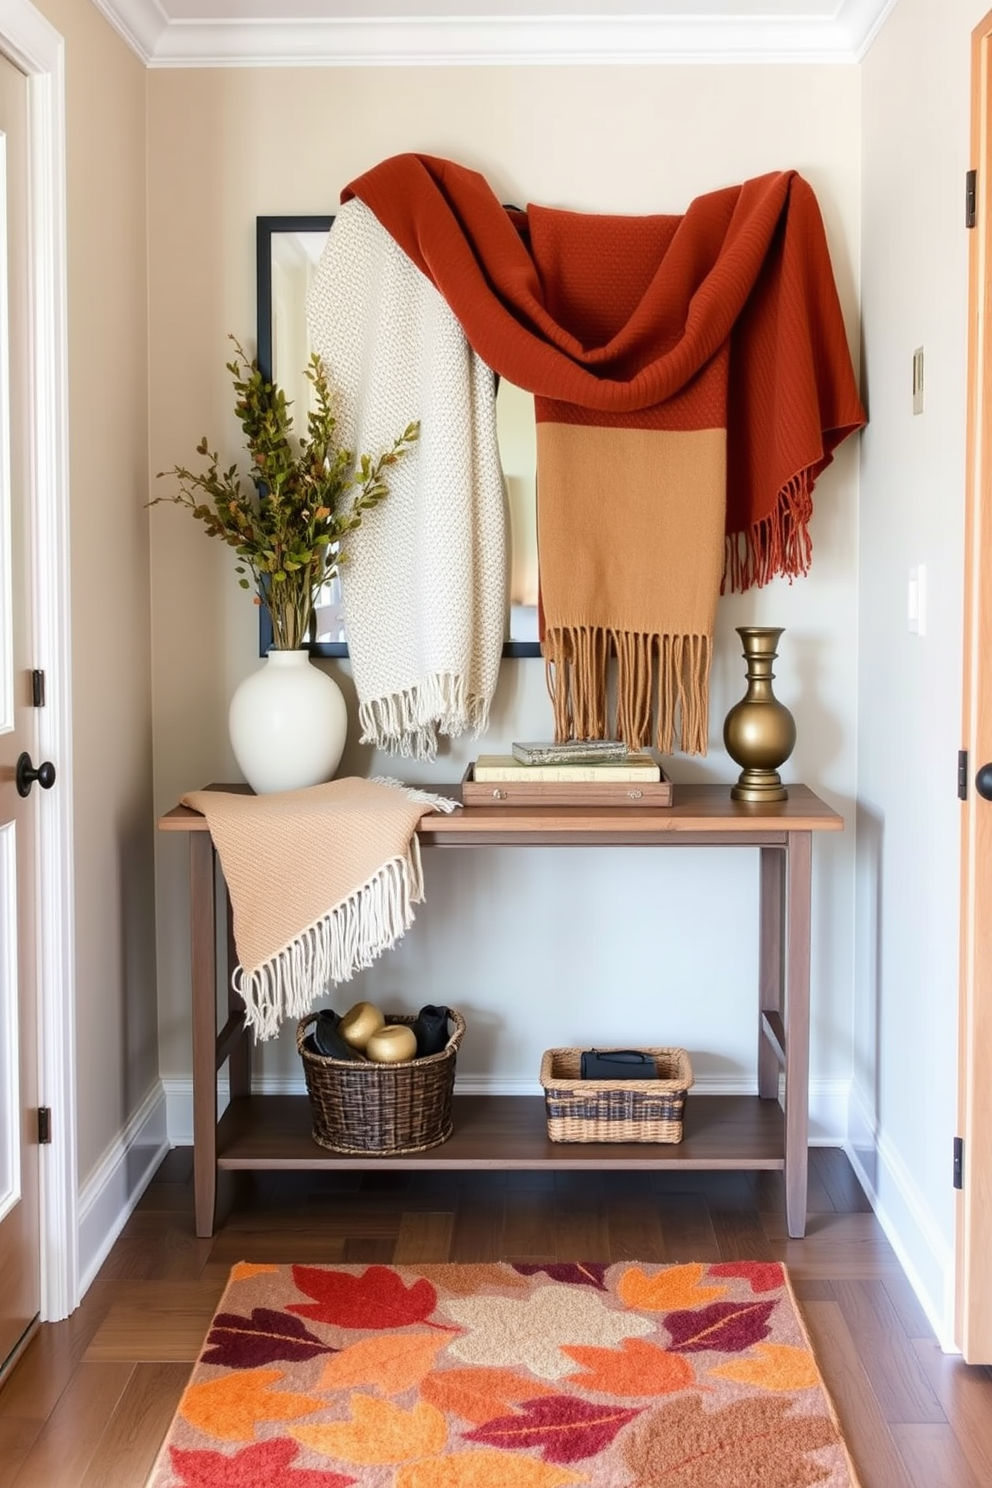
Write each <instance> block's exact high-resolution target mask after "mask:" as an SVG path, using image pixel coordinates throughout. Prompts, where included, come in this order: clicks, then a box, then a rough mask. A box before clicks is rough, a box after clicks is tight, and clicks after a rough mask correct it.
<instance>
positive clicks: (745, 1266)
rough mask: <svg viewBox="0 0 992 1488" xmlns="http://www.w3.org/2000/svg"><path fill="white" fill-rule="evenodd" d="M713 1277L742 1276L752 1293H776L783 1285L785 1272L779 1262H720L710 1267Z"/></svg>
mask: <svg viewBox="0 0 992 1488" xmlns="http://www.w3.org/2000/svg"><path fill="white" fill-rule="evenodd" d="M710 1275H711V1276H742V1277H743V1278H744V1279H745V1281H749V1282H750V1283H751V1290H752V1292H774V1291H775V1289H776V1288H777V1287H780V1286H781V1285H782V1282H783V1280H784V1272H783V1270H782V1267H781V1265H780V1263H779V1262H778V1261H719V1262H718V1263H717V1264H716V1265H715V1266H711V1267H710Z"/></svg>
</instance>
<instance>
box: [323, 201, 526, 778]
mask: <svg viewBox="0 0 992 1488" xmlns="http://www.w3.org/2000/svg"><path fill="white" fill-rule="evenodd" d="M307 318H308V321H309V327H310V340H311V345H312V347H313V349H314V350H315V351H317V352H319V354H320V356H321V358H322V359H323V361H324V364H325V366H326V367H327V370H328V374H329V377H330V382H331V385H332V387H333V388H334V391H335V399H336V401H335V413H336V414H337V417H338V434H339V437H340V439H341V442H342V443H343V444H344V445H345V446H346V447H347V448H349V449H354V450H364V451H367V452H368V453H369V454H377V453H378V452H379V451H380V450H382V449H386V448H388V447H389V446H390V445H391V444H392V442H393V440H394V439H395V438H396V436H397V434H398V433H399V432H400V431H401V430H402V429H404V428H405V427H406V425H407V424H408V423H410V422H411V421H412V420H413V419H419V420H420V438H419V440H418V442H417V444H416V445H415V446H414V447H413V449H412V450H411V451H410V452H409V453H408V454H406V455H405V456H404V457H403V459H402V460H401V461H400V462H399V464H398V465H396V466H394V467H393V468H392V469H391V470H390V471H389V472H388V481H389V495H388V496H387V497H386V499H385V501H383V503H382V504H381V506H379V507H377V508H376V510H375V511H374V512H372V513H371V514H370V515H369V516H367V517H365V518H364V519H363V521H362V525H361V527H360V528H358V530H357V531H355V532H353V533H351V534H349V537H348V559H347V562H346V563H345V564H343V566H342V568H341V588H342V594H343V598H344V611H345V625H346V629H347V633H348V647H349V652H350V655H351V662H352V672H353V675H354V679H355V688H356V691H357V693H358V718H359V723H360V725H361V737H362V742H363V743H371V744H375V745H377V746H378V747H379V748H381V749H386V750H389V751H391V752H393V753H398V754H403V755H415V756H416V757H418V758H425V759H433V757H434V755H435V753H436V750H437V743H438V737H439V735H442V734H446V735H450V736H456V735H458V734H462V733H464V732H466V731H467V730H470V729H471V730H474V732H475V734H476V735H479V734H480V733H482V732H483V731H484V730H485V728H486V724H487V721H488V718H489V706H490V703H491V701H492V696H493V692H494V691H495V688H496V681H497V678H498V675H499V663H500V656H501V654H502V648H503V631H504V616H505V613H506V603H507V577H506V563H507V560H506V533H505V528H506V515H505V513H506V504H505V496H504V487H503V472H502V467H501V465H500V458H499V448H498V444H497V435H496V403H495V389H494V379H493V374H492V372H491V371H490V370H489V368H488V367H487V366H486V365H485V363H484V362H482V361H481V360H480V359H479V357H477V356H476V355H475V353H474V352H473V351H472V350H471V348H470V347H469V345H468V343H467V341H466V340H465V335H464V332H463V331H462V328H461V326H460V325H459V323H458V321H457V320H456V319H455V316H454V314H453V312H452V311H451V310H450V309H449V307H448V305H447V304H446V303H445V301H444V300H443V299H442V297H441V295H440V294H439V293H438V291H437V290H436V289H435V288H434V286H433V284H431V283H430V282H429V280H428V279H426V278H425V276H424V275H423V274H421V272H420V270H419V269H417V268H416V267H415V266H414V264H413V263H412V262H411V261H410V259H409V258H408V257H407V255H406V254H405V253H404V252H403V250H402V249H401V248H400V247H399V246H398V245H397V243H396V242H395V241H394V240H393V238H392V237H391V236H390V235H389V233H387V232H386V230H385V228H384V227H382V226H381V225H380V223H379V222H378V220H377V219H376V217H375V216H374V215H373V214H372V212H370V211H369V209H368V207H366V206H365V205H364V203H363V202H360V201H352V202H349V203H347V205H345V206H343V207H341V208H340V210H339V212H338V214H337V217H336V218H335V220H334V226H333V227H332V229H331V232H330V235H329V237H328V240H327V247H326V249H325V250H324V253H323V256H322V258H321V261H320V263H319V265H318V267H317V271H316V275H315V278H314V282H313V285H312V287H311V290H310V293H309V296H308V301H307Z"/></svg>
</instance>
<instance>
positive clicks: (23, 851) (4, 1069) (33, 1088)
mask: <svg viewBox="0 0 992 1488" xmlns="http://www.w3.org/2000/svg"><path fill="white" fill-rule="evenodd" d="M26 137H27V80H26V78H25V77H24V75H23V74H22V73H21V72H19V71H18V69H17V68H16V67H14V66H13V65H12V64H11V63H10V62H8V61H7V60H6V59H5V58H3V57H0V1369H2V1367H3V1364H4V1361H5V1360H7V1359H8V1358H9V1356H10V1354H11V1353H12V1352H13V1351H14V1350H15V1349H16V1348H17V1345H18V1343H19V1341H20V1340H21V1338H22V1337H23V1336H24V1334H25V1332H26V1330H27V1329H29V1328H30V1327H31V1324H32V1323H33V1321H34V1319H35V1318H36V1317H37V1315H38V1311H39V1299H40V1276H41V1246H40V1230H39V1209H38V1194H39V1146H38V1118H37V1108H38V1050H37V1026H38V1019H37V986H36V931H35V925H36V918H35V914H36V905H35V897H36V836H37V816H36V813H37V811H38V807H39V802H38V787H37V785H35V786H34V788H33V789H32V790H31V791H30V794H29V795H27V796H26V797H25V796H22V795H21V793H20V791H19V790H18V787H17V781H16V778H15V777H16V771H17V762H18V759H19V758H20V756H21V755H22V754H24V753H27V754H29V755H31V756H32V758H33V760H34V764H37V763H38V761H37V757H36V755H35V754H34V750H35V729H34V720H35V713H34V709H33V706H32V702H33V694H32V659H31V643H32V638H31V634H30V617H31V615H32V613H33V610H32V605H31V598H32V596H31V588H30V584H31V573H32V564H31V561H30V553H31V549H30V540H31V539H30V528H29V518H30V514H29V510H28V501H27V494H26V493H27V490H28V471H27V462H26V449H27V431H26V417H27V389H28V374H29V369H28V358H27V350H26V348H27V344H28V332H27V313H28V305H27V299H28V296H27V288H26V285H27V251H26V238H27V234H26V223H27V206H26V200H27V199H26Z"/></svg>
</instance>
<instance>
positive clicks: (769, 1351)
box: [149, 1261, 857, 1488]
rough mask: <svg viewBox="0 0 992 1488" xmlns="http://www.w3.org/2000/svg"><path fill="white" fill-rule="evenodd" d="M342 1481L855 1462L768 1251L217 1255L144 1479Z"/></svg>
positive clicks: (841, 1473) (733, 1474) (484, 1482)
mask: <svg viewBox="0 0 992 1488" xmlns="http://www.w3.org/2000/svg"><path fill="white" fill-rule="evenodd" d="M304 1320H305V1321H304ZM352 1484H355V1485H358V1488H569V1485H572V1484H575V1485H586V1488H857V1479H856V1477H855V1475H854V1471H853V1468H852V1467H851V1464H850V1460H849V1458H848V1454H847V1451H846V1448H845V1446H844V1442H843V1439H842V1437H841V1434H840V1430H839V1427H838V1425H837V1420H836V1417H835V1415H834V1412H833V1409H832V1407H831V1404H830V1401H829V1400H828V1398H827V1395H826V1392H825V1390H824V1387H823V1381H822V1379H821V1378H820V1374H819V1370H818V1369H817V1366H816V1362H815V1360H814V1358H813V1354H812V1351H811V1349H810V1345H809V1340H808V1338H807V1336H806V1333H805V1330H804V1328H803V1325H802V1322H801V1320H800V1317H799V1313H798V1311H797V1309H796V1305H795V1300H794V1298H793V1296H792V1292H791V1289H790V1287H789V1283H788V1279H787V1277H786V1274H785V1271H784V1268H783V1267H782V1266H780V1265H778V1264H777V1263H772V1262H757V1261H755V1262H750V1261H735V1262H725V1263H722V1264H719V1265H712V1266H707V1265H704V1264H701V1263H692V1264H684V1265H676V1266H656V1265H645V1264H641V1263H639V1262H636V1261H621V1262H617V1263H616V1264H614V1265H606V1264H604V1263H602V1262H596V1263H591V1264H589V1265H578V1264H573V1263H563V1264H553V1263H549V1264H547V1265H537V1264H527V1265H523V1264H518V1265H510V1264H493V1263H489V1264H487V1265H479V1266H470V1265H451V1266H403V1265H397V1266H384V1265H374V1266H354V1265H342V1266H277V1265H271V1266H267V1265H255V1264H239V1265H237V1266H235V1267H234V1269H233V1271H232V1272H231V1279H230V1281H229V1283H228V1287H227V1290H226V1291H225V1293H224V1297H223V1299H222V1301H221V1305H220V1308H219V1310H218V1312H217V1315H216V1316H215V1318H214V1320H213V1323H212V1325H211V1328H210V1332H209V1334H208V1336H207V1341H206V1343H205V1345H204V1348H203V1352H202V1353H201V1355H200V1358H199V1360H198V1361H197V1364H196V1367H195V1369H194V1371H193V1376H192V1379H191V1380H190V1383H189V1385H188V1386H187V1389H186V1391H185V1393H184V1395H183V1398H182V1400H181V1401H180V1404H179V1408H178V1410H177V1412H176V1416H175V1418H174V1420H173V1422H172V1425H171V1427H170V1430H169V1434H168V1436H167V1438H166V1440H165V1442H164V1443H163V1446H162V1450H161V1452H160V1454H159V1458H158V1461H157V1463H156V1466H155V1469H154V1471H153V1473H152V1477H151V1479H150V1480H149V1488H349V1485H352Z"/></svg>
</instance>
